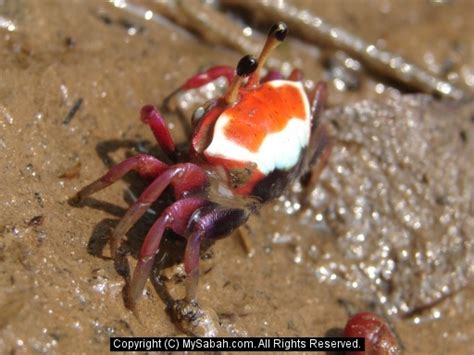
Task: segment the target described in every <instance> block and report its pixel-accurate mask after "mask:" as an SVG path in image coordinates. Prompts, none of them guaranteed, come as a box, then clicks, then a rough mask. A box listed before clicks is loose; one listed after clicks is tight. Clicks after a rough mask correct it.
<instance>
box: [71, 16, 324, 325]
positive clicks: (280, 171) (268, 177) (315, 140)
mask: <svg viewBox="0 0 474 355" xmlns="http://www.w3.org/2000/svg"><path fill="white" fill-rule="evenodd" d="M286 34H287V27H286V25H285V24H283V23H278V24H276V25H274V26H273V27H272V28H271V29H270V32H269V35H268V38H267V41H266V43H265V46H264V48H263V50H262V52H261V53H260V56H259V58H258V60H257V59H256V58H255V57H253V56H245V57H243V58H242V59H241V60H240V61H239V63H238V65H237V67H236V69H234V68H232V67H228V66H217V67H213V68H210V69H209V70H207V71H206V72H204V73H199V74H197V75H195V76H194V77H192V78H190V79H189V80H188V81H186V82H185V83H184V84H183V85H182V86H181V87H180V89H179V90H180V91H185V90H189V89H192V88H197V87H200V86H202V85H205V84H206V83H209V82H211V81H213V80H215V79H217V78H218V77H221V76H224V77H226V78H227V80H228V82H229V88H228V90H227V92H226V94H225V95H224V96H223V97H220V98H218V99H215V100H212V101H210V102H208V103H206V105H205V106H203V107H201V108H199V109H197V110H196V111H195V112H194V114H193V117H192V120H191V122H192V135H191V137H190V144H189V153H188V154H186V155H184V156H183V154H178V152H177V149H176V146H175V144H174V142H173V139H172V137H171V134H170V132H169V131H168V129H167V127H166V124H165V121H164V119H163V117H162V115H161V114H160V112H159V111H158V110H157V109H156V108H155V107H153V106H145V107H143V108H142V110H141V118H142V120H143V121H144V122H146V123H147V124H149V126H150V128H151V129H152V131H153V133H154V135H155V137H156V138H157V141H158V144H159V145H160V147H161V148H162V150H163V151H164V152H165V153H166V154H167V155H168V157H169V159H170V161H172V163H171V164H168V163H164V162H162V161H160V160H158V159H157V158H155V157H154V156H151V155H146V154H140V155H137V156H134V157H132V158H129V159H127V160H125V161H123V162H121V163H119V164H117V165H115V166H114V167H112V168H111V169H110V171H109V172H108V173H107V174H105V175H104V176H103V177H101V178H100V179H98V180H96V181H95V182H93V183H92V184H90V185H88V186H86V187H84V188H83V189H82V190H81V191H79V192H78V194H77V195H76V200H77V201H81V200H83V199H84V198H85V197H87V196H89V195H91V194H92V193H94V192H97V191H99V190H101V189H103V188H105V187H106V186H109V185H110V184H112V183H114V182H115V181H117V180H119V179H120V178H121V177H122V176H123V175H125V174H126V173H127V172H129V171H131V170H134V171H136V172H138V173H139V174H140V175H141V176H143V177H146V178H150V179H151V180H152V182H151V183H150V185H149V186H148V187H147V188H146V189H145V190H144V191H143V193H142V194H141V195H140V197H139V198H138V200H137V201H136V202H135V203H134V204H133V205H132V206H131V207H130V208H129V209H128V211H127V212H126V214H125V215H124V216H123V218H122V219H121V220H120V222H119V223H118V225H117V227H116V229H115V230H114V232H113V234H112V236H111V251H112V256H113V257H115V255H116V250H117V246H118V245H119V243H120V241H121V239H122V237H123V235H124V234H125V233H126V232H127V231H128V229H129V228H131V227H132V225H133V224H135V223H136V222H137V220H138V219H139V218H140V217H141V216H142V215H143V214H144V213H145V212H146V211H147V210H148V208H149V207H150V205H151V204H152V203H153V202H154V201H156V200H157V199H158V198H159V197H160V195H161V194H162V192H163V191H164V190H165V189H166V188H167V187H168V186H171V187H172V188H173V192H174V197H175V202H174V203H172V204H171V205H170V206H169V207H167V208H166V209H165V210H164V211H163V212H162V213H161V215H160V217H159V218H158V219H157V220H156V222H155V223H154V224H153V226H152V227H151V229H150V231H149V232H148V234H147V235H146V237H145V240H144V242H143V245H142V247H141V250H140V252H139V257H138V263H137V266H136V268H135V271H134V274H133V277H132V279H131V281H130V284H129V285H128V297H127V302H128V305H129V306H133V305H134V304H135V302H136V300H137V299H138V298H139V296H140V294H141V292H142V290H143V287H144V285H145V282H146V280H147V278H148V276H149V274H150V270H151V268H152V266H153V263H154V259H155V255H156V254H157V252H158V249H159V245H160V241H161V238H162V236H163V233H164V231H165V230H166V229H171V230H173V231H174V232H175V233H176V234H178V235H181V236H183V237H184V238H186V239H187V244H186V250H185V256H184V265H185V270H186V273H187V278H186V297H185V299H184V300H181V301H179V302H176V306H175V307H174V311H175V312H176V315H177V316H178V318H179V319H188V320H193V319H194V320H195V319H196V317H197V316H196V314H197V313H196V312H197V311H196V309H198V306H197V302H196V291H197V285H198V278H199V249H200V244H201V242H202V241H203V240H205V239H219V238H222V237H225V236H226V235H228V234H230V233H231V232H232V231H233V230H235V229H236V228H238V227H239V226H241V225H242V224H244V223H245V222H246V221H247V219H248V216H249V214H250V213H251V212H252V211H254V210H255V208H256V206H257V205H259V204H261V203H265V202H267V201H269V200H271V199H272V198H275V197H278V196H280V195H281V194H282V193H283V192H284V191H285V189H286V188H287V187H288V185H289V184H290V183H291V182H292V181H294V180H295V179H297V178H300V177H305V179H307V177H308V175H310V174H311V172H312V171H313V170H312V167H313V166H314V165H315V163H316V162H317V161H319V162H321V161H324V160H325V159H326V158H327V156H328V152H329V149H328V147H329V139H328V135H327V133H326V130H325V129H324V126H323V125H321V124H319V122H318V117H319V114H320V112H321V110H322V106H323V104H324V101H325V97H326V86H325V84H324V83H323V82H319V83H318V84H317V85H316V87H315V89H314V90H313V91H312V92H311V93H309V94H307V93H306V91H305V89H304V86H303V83H302V75H301V72H300V71H298V70H294V71H293V72H292V73H291V74H290V75H289V77H288V78H283V76H282V75H281V74H280V73H279V72H277V71H272V70H270V71H269V72H268V73H267V75H266V76H264V77H263V78H260V73H261V70H262V67H263V66H264V64H265V62H266V60H267V57H268V55H269V54H270V52H271V51H272V50H273V49H274V48H275V47H276V46H277V45H278V44H279V43H280V42H282V41H283V40H284V38H285V37H286ZM321 157H324V158H321ZM317 171H320V169H317ZM216 177H217V178H216ZM216 181H217V183H216ZM216 185H217V188H216ZM219 194H221V195H225V196H224V198H219ZM235 201H239V202H238V203H237V202H235Z"/></svg>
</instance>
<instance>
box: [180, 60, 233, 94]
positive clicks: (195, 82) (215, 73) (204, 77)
mask: <svg viewBox="0 0 474 355" xmlns="http://www.w3.org/2000/svg"><path fill="white" fill-rule="evenodd" d="M220 76H223V77H225V78H226V79H227V82H228V83H230V82H232V79H233V78H234V76H235V69H234V68H232V67H230V66H227V65H219V66H215V67H212V68H209V69H208V70H206V71H205V72H203V73H198V74H196V75H194V76H193V77H191V78H189V79H188V80H187V81H186V82H185V83H184V84H183V85H181V87H180V88H179V90H182V91H184V90H190V89H196V88H198V87H201V86H203V85H206V84H208V83H210V82H211V81H214V80H216V79H217V78H218V77H220Z"/></svg>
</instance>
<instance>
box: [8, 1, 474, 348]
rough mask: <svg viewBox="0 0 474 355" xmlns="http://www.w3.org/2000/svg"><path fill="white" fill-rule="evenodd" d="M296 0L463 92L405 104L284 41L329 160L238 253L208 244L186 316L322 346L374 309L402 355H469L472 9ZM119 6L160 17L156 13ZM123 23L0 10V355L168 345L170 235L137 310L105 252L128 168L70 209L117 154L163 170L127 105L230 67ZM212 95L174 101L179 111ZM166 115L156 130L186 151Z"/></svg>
mask: <svg viewBox="0 0 474 355" xmlns="http://www.w3.org/2000/svg"><path fill="white" fill-rule="evenodd" d="M223 3H224V4H225V3H228V4H227V5H225V6H228V7H225V6H224V7H223V8H222V9H219V11H220V14H221V15H222V16H226V17H225V18H226V19H227V21H229V26H234V25H235V23H237V24H238V25H239V26H244V27H245V26H247V25H242V24H248V26H251V27H252V28H253V32H252V33H253V34H254V35H255V37H252V39H253V40H255V41H256V43H260V42H259V41H260V40H261V39H262V38H263V37H264V33H265V31H266V28H267V22H268V21H269V20H271V21H278V20H279V19H278V18H271V16H267V17H266V18H265V19H262V18H261V17H259V16H258V14H255V13H252V12H251V11H250V10H249V9H248V8H244V9H239V10H236V9H235V8H234V7H233V6H232V4H230V3H231V2H230V1H223ZM292 3H294V4H295V6H298V7H299V8H305V9H308V11H313V12H316V13H317V14H318V15H319V16H321V17H323V18H325V19H326V20H328V21H330V22H331V23H333V24H335V25H337V26H340V27H342V28H344V29H346V30H347V31H351V32H352V33H355V34H357V35H358V36H361V37H363V38H365V39H366V40H367V41H370V42H373V43H377V45H379V46H381V48H385V49H389V50H390V51H391V52H394V53H398V54H400V55H403V56H404V57H406V58H409V59H410V60H411V61H412V62H413V63H415V64H416V65H418V66H420V67H422V68H424V69H425V70H427V71H428V72H430V73H431V74H433V75H435V76H437V77H439V78H440V79H443V80H446V81H448V82H449V83H451V84H453V85H455V86H456V87H458V88H459V89H460V90H462V91H463V92H464V93H465V94H466V95H465V98H464V99H463V100H461V101H453V100H441V99H440V98H438V97H433V96H430V95H423V94H419V93H415V92H413V91H414V90H413V89H411V88H406V86H405V85H401V84H399V83H398V82H396V81H394V80H393V79H387V78H386V77H384V76H383V75H382V76H381V75H380V74H376V73H374V72H373V71H371V70H370V69H367V68H365V67H364V66H363V65H362V64H361V63H359V62H358V61H357V60H356V59H354V58H352V57H350V56H347V54H345V53H342V52H340V51H338V50H334V49H325V48H323V47H321V48H319V47H318V46H317V45H316V44H314V43H312V42H308V41H307V39H305V38H302V37H300V36H299V35H297V33H295V35H294V36H293V37H291V36H290V38H289V40H288V44H285V45H284V46H282V47H281V48H280V49H279V50H278V53H276V55H275V59H276V62H275V65H281V66H282V69H283V71H285V70H288V68H289V66H296V67H299V68H301V69H302V70H303V71H304V73H305V77H306V78H307V79H311V80H313V81H317V80H320V79H324V80H327V81H328V83H329V103H328V106H329V107H328V110H327V111H326V112H325V114H324V116H323V121H325V122H326V124H327V125H328V127H329V129H330V130H331V132H332V136H333V137H334V148H333V154H332V156H331V159H330V160H329V163H328V167H327V169H326V170H325V171H324V172H323V174H322V176H321V181H320V183H319V184H317V185H316V186H314V188H313V189H312V190H311V193H310V194H302V193H301V186H299V184H295V185H294V186H292V187H291V189H289V191H288V193H287V194H286V195H285V196H283V197H281V198H280V199H278V200H277V201H275V202H273V203H271V204H269V205H267V206H265V207H264V208H263V209H262V210H261V211H260V212H259V214H257V215H255V216H253V217H252V218H251V220H250V221H249V223H248V226H249V229H247V233H248V236H250V238H251V243H252V245H251V247H252V249H253V251H254V252H253V255H251V256H249V255H248V254H247V252H246V250H245V248H243V246H242V242H241V240H240V239H239V238H238V236H237V235H232V236H230V237H229V238H226V239H224V240H221V241H218V242H217V243H215V244H214V245H212V246H208V247H207V248H204V250H203V252H202V255H201V265H202V267H201V278H200V285H199V291H198V292H199V293H198V294H199V300H200V303H201V305H202V306H203V307H204V308H206V309H209V310H210V312H212V314H213V317H215V319H216V320H215V322H214V323H215V330H216V334H219V335H250V336H257V335H288V336H290V335H291V336H293V335H295V336H297V335H301V336H303V335H307V336H309V335H320V336H323V335H327V334H337V333H338V332H340V330H341V329H342V328H343V327H344V325H345V323H346V321H347V320H348V319H349V317H350V315H351V314H354V313H356V312H359V311H366V310H369V311H375V312H377V313H378V314H381V315H383V316H385V317H386V318H387V319H388V320H389V322H390V324H391V326H392V327H393V329H394V330H395V332H396V334H397V336H398V337H399V339H400V340H401V343H402V346H403V348H404V351H405V353H407V354H415V353H433V354H435V353H436V354H445V353H467V352H468V351H469V349H470V347H471V346H472V343H473V339H474V326H473V319H474V301H473V299H474V287H473V284H472V277H473V272H474V269H473V265H474V263H473V258H474V250H473V246H472V245H473V238H474V205H473V201H472V200H473V196H474V186H473V181H474V170H473V168H472V166H471V164H470V162H471V161H472V156H473V153H474V152H473V142H474V141H473V137H474V106H473V103H472V100H471V99H470V97H472V95H473V87H474V59H473V53H472V47H473V39H472V33H473V25H472V23H471V21H470V17H469V16H468V14H469V13H472V9H473V3H472V2H471V1H460V2H456V3H455V2H443V1H441V2H434V1H433V2H421V1H419V2H411V1H406V2H404V3H403V6H402V5H400V2H398V1H397V2H391V1H353V2H346V1H322V2H321V3H317V2H312V1H293V2H292ZM133 4H136V6H140V9H145V10H147V9H153V11H154V12H155V13H156V15H159V14H158V13H157V8H156V6H157V5H156V3H154V2H153V1H145V0H141V1H136V2H134V3H133ZM136 13H137V12H136V11H135V15H134V14H133V11H130V8H129V9H124V8H121V7H117V6H114V4H112V3H109V2H104V3H98V2H97V1H93V0H90V1H89V0H87V1H67V2H64V1H53V0H50V1H41V2H40V1H26V0H16V1H14V0H11V1H9V0H4V1H0V78H1V80H0V180H1V184H0V211H1V213H0V352H1V353H58V354H59V353H65V352H67V353H104V352H106V351H107V350H108V344H109V337H110V336H114V335H123V336H127V335H135V336H138V335H140V336H166V335H181V334H182V332H181V331H180V330H179V329H178V328H177V327H176V325H175V324H174V323H173V322H172V320H171V317H170V315H169V307H170V303H171V299H178V298H181V297H183V295H184V282H183V278H184V275H183V270H182V265H181V264H180V260H181V258H182V253H183V250H184V243H183V241H182V240H181V239H179V238H176V237H175V236H173V235H168V236H167V237H166V238H165V241H164V245H163V247H162V249H161V251H160V254H159V257H158V258H157V260H158V261H157V265H156V267H155V269H154V273H153V276H152V277H151V280H150V282H148V283H147V286H146V289H145V292H144V295H143V297H142V300H141V301H140V302H139V304H138V306H137V312H136V313H137V314H136V315H135V314H133V313H132V312H130V311H129V310H128V309H127V308H126V307H125V305H124V300H123V296H122V290H123V287H124V284H125V280H124V277H123V275H124V274H126V273H127V270H126V268H124V267H123V266H124V265H126V264H125V263H122V264H119V263H114V262H113V261H112V260H110V258H108V247H107V238H108V236H109V235H110V232H111V230H112V229H113V228H114V226H115V225H116V224H117V221H118V219H119V218H120V216H122V215H123V214H124V212H125V210H126V209H127V207H128V206H129V205H130V204H131V203H132V201H133V200H134V198H136V196H137V195H138V194H139V193H140V191H142V190H143V188H144V186H146V182H144V181H142V180H141V179H140V178H139V177H137V176H135V175H133V174H131V176H128V177H127V178H125V179H123V180H122V181H120V182H118V183H116V184H115V185H113V186H111V187H110V188H108V189H106V190H104V191H101V192H100V193H98V194H97V195H94V196H93V198H90V199H88V200H87V201H86V203H85V204H84V206H82V207H74V206H71V205H70V204H69V202H68V200H69V198H70V197H71V196H73V195H74V193H75V192H77V191H78V190H79V189H80V188H81V187H83V186H84V185H86V184H87V183H89V182H91V181H92V180H94V179H95V178H97V177H98V176H100V175H102V174H103V173H104V172H105V171H106V170H107V169H108V168H109V167H110V166H111V165H112V164H114V163H116V162H118V161H121V160H122V159H124V158H125V157H127V156H130V155H132V154H134V153H137V152H150V151H151V152H153V153H156V154H157V155H158V156H160V157H162V154H161V152H159V150H157V148H156V147H155V146H154V140H153V136H152V134H151V132H149V130H148V128H147V127H146V126H145V125H143V124H142V123H141V122H140V120H139V119H138V113H139V110H140V108H141V107H142V106H143V105H144V104H149V103H151V104H157V105H159V104H160V103H161V102H162V101H163V99H164V98H165V97H167V96H168V95H169V94H170V93H171V92H173V91H174V90H175V89H176V88H177V87H178V86H179V85H180V83H182V82H183V81H184V80H185V79H186V78H188V77H189V76H190V75H191V74H193V73H195V72H196V71H197V70H200V69H202V68H205V67H208V66H210V65H213V64H222V63H224V64H231V65H232V64H234V63H236V62H237V61H238V59H239V58H240V56H241V53H239V49H238V48H239V46H234V47H232V46H231V45H229V43H228V42H225V43H222V42H219V43H217V42H218V41H217V42H214V41H213V38H214V37H212V36H210V35H209V36H207V37H205V36H204V37H202V33H201V34H198V33H197V31H195V30H193V29H192V27H193V26H188V24H187V23H186V22H185V21H184V20H182V21H181V22H179V21H178V22H176V21H175V22H173V21H172V20H170V18H171V16H169V14H165V12H162V14H164V15H160V16H159V17H158V20H154V17H153V19H148V20H147V18H149V15H146V12H145V15H144V16H141V17H140V16H137V15H136ZM229 14H230V15H232V16H230V17H229ZM161 16H163V17H161ZM143 17H145V18H143ZM184 18H185V17H184V16H183V17H181V19H184ZM233 21H236V22H233ZM194 26H196V23H194ZM249 28H250V27H249ZM203 31H204V30H203ZM290 31H291V29H290ZM246 33H249V30H247V32H246ZM203 38H205V39H203ZM236 48H237V49H236ZM306 84H307V86H309V87H310V86H311V85H312V83H311V82H306ZM313 84H314V83H313ZM223 86H224V83H222V81H217V82H216V83H215V85H211V86H209V87H206V88H204V89H203V90H197V91H196V92H191V93H187V94H184V95H182V96H180V97H178V98H177V99H178V101H177V102H176V105H177V107H178V113H179V112H181V113H185V114H189V113H190V112H191V108H192V106H194V105H195V104H196V103H197V102H198V101H200V100H201V99H202V98H205V97H209V96H212V95H215V94H216V93H217V92H218V91H219V90H221V89H222V87H223ZM181 116H182V115H179V114H176V113H169V114H167V119H168V120H169V127H170V129H171V132H172V134H173V136H174V137H175V139H176V140H177V141H178V142H185V141H186V124H187V123H186V122H185V121H184V120H183V118H182V117H181ZM165 204H166V201H162V202H160V203H158V204H157V205H156V206H155V209H156V210H157V211H158V210H159V209H160V208H161V207H162V206H163V205H165ZM155 218H156V211H150V213H148V214H147V215H146V216H144V218H143V219H142V220H141V221H140V222H139V223H138V224H137V225H136V226H135V227H134V228H132V230H131V231H130V232H129V233H128V234H127V242H126V244H125V249H126V251H127V252H128V253H129V255H127V256H126V259H127V261H128V262H129V264H130V265H131V266H132V267H133V266H134V264H135V261H136V252H137V250H138V248H139V246H140V243H141V240H142V239H143V237H144V235H145V233H146V231H147V229H148V228H149V227H150V225H151V223H152V222H153V220H154V219H155Z"/></svg>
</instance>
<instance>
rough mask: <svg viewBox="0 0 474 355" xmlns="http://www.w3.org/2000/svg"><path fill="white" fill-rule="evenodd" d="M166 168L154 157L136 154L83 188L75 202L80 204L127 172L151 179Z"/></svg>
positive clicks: (166, 166)
mask: <svg viewBox="0 0 474 355" xmlns="http://www.w3.org/2000/svg"><path fill="white" fill-rule="evenodd" d="M167 168H168V165H167V164H165V163H163V162H161V161H159V160H158V159H156V158H155V157H153V156H151V155H146V154H138V155H135V156H134V157H131V158H128V159H126V160H124V161H123V162H121V163H119V164H117V165H115V166H113V167H112V168H111V169H110V170H109V171H108V173H107V174H105V175H104V176H102V177H101V178H99V179H98V180H96V181H94V182H93V183H91V184H89V185H87V186H86V187H84V188H83V189H82V190H81V191H79V192H78V193H77V194H76V198H75V199H76V201H77V202H80V201H82V200H83V199H84V198H86V197H88V196H90V195H92V194H93V193H95V192H97V191H99V190H102V189H104V188H106V187H107V186H109V185H112V184H113V183H114V182H116V181H117V180H119V179H121V178H122V177H123V176H124V175H125V174H126V173H128V172H129V171H132V170H134V171H136V172H138V173H139V174H140V175H141V176H143V177H147V178H153V177H156V176H158V175H159V174H161V173H162V172H163V171H165V170H166V169H167Z"/></svg>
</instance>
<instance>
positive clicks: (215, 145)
mask: <svg viewBox="0 0 474 355" xmlns="http://www.w3.org/2000/svg"><path fill="white" fill-rule="evenodd" d="M239 96H240V100H239V101H238V102H237V103H236V104H235V105H232V106H230V107H228V108H226V109H224V110H223V111H222V113H221V114H220V115H219V116H218V117H217V118H216V120H215V122H214V127H213V130H212V137H211V138H210V139H209V144H208V145H207V147H206V148H205V149H204V151H202V153H201V156H202V157H203V158H204V159H205V161H207V162H208V163H209V164H210V165H212V166H213V167H215V168H216V169H217V170H220V171H224V172H225V174H223V175H224V176H223V178H224V179H226V181H227V182H228V185H229V187H230V188H231V189H232V191H234V192H235V193H237V194H239V195H244V196H246V195H250V196H254V197H257V198H259V199H260V200H261V201H267V200H269V199H270V198H272V197H275V196H278V195H280V194H281V193H282V191H281V188H280V189H270V191H271V194H269V192H270V191H269V190H268V189H267V188H269V187H271V185H272V184H273V183H274V182H273V180H274V179H273V178H272V176H274V175H275V174H277V173H279V174H284V173H288V174H289V173H290V172H291V171H292V170H294V169H295V167H297V166H298V163H299V162H300V161H301V157H302V153H303V151H304V149H305V148H306V147H307V145H308V143H309V137H310V132H311V111H310V103H309V100H308V97H307V95H306V92H305V91H304V88H303V85H302V83H301V82H296V81H289V80H273V81H268V82H266V83H264V84H262V85H261V86H259V87H258V88H255V89H250V90H249V89H245V88H244V89H240V95H239ZM264 187H266V188H264ZM282 187H283V186H282Z"/></svg>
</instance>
